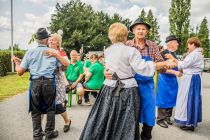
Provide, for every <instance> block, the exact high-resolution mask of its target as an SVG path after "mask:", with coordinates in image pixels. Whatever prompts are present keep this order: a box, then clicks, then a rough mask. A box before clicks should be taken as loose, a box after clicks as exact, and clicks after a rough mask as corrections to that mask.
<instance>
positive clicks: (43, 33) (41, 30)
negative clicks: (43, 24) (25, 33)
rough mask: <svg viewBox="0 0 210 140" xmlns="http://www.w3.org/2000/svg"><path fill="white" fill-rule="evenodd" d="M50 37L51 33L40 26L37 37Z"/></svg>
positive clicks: (40, 38) (39, 38)
mask: <svg viewBox="0 0 210 140" xmlns="http://www.w3.org/2000/svg"><path fill="white" fill-rule="evenodd" d="M48 37H49V34H48V32H47V30H46V29H45V28H39V29H38V30H37V32H36V39H38V40H42V39H46V38H48Z"/></svg>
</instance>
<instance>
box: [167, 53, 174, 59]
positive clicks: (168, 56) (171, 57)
mask: <svg viewBox="0 0 210 140" xmlns="http://www.w3.org/2000/svg"><path fill="white" fill-rule="evenodd" d="M165 57H166V58H167V59H175V58H174V57H173V55H171V54H169V53H167V54H165Z"/></svg>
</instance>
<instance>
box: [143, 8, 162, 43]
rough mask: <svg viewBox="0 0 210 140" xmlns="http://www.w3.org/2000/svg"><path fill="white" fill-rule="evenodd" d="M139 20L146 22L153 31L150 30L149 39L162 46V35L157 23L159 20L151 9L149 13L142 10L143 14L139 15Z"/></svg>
mask: <svg viewBox="0 0 210 140" xmlns="http://www.w3.org/2000/svg"><path fill="white" fill-rule="evenodd" d="M139 18H141V19H143V20H144V21H145V22H147V23H148V24H149V25H150V26H151V29H150V30H149V34H148V36H147V38H148V39H149V40H151V41H154V42H156V43H157V44H160V42H161V40H160V35H159V32H158V30H159V29H160V26H159V25H158V23H157V18H155V17H154V15H153V13H152V10H151V9H150V10H149V12H148V13H146V12H145V11H144V9H142V11H141V14H140V15H139Z"/></svg>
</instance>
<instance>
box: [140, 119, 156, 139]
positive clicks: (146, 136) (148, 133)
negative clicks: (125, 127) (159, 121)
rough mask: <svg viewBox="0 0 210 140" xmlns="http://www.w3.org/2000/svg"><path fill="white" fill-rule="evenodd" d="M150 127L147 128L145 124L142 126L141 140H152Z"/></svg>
mask: <svg viewBox="0 0 210 140" xmlns="http://www.w3.org/2000/svg"><path fill="white" fill-rule="evenodd" d="M152 128H153V127H152V126H148V125H147V124H145V123H144V124H143V127H142V132H141V140H151V139H152Z"/></svg>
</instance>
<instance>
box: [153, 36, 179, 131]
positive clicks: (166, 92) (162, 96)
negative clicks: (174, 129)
mask: <svg viewBox="0 0 210 140" xmlns="http://www.w3.org/2000/svg"><path fill="white" fill-rule="evenodd" d="M165 42H166V43H167V49H166V50H164V51H163V52H161V55H162V57H163V58H164V60H167V58H166V57H165V55H166V54H171V55H172V56H173V57H174V58H176V55H175V52H176V50H177V49H178V46H179V42H178V39H177V38H176V36H175V35H170V36H168V37H167V38H166V41H165ZM181 75H182V74H181V72H180V71H178V68H177V67H175V68H173V69H171V70H167V71H166V73H160V74H159V76H158V88H157V98H156V106H157V107H158V117H157V124H158V125H159V126H161V127H163V128H168V125H172V121H171V119H170V118H171V116H172V112H173V107H174V106H175V105H176V97H177V92H178V82H177V78H176V77H177V76H179V77H180V76H181Z"/></svg>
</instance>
